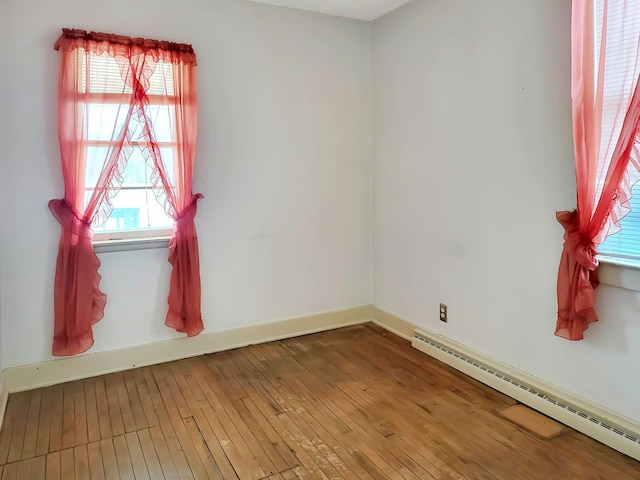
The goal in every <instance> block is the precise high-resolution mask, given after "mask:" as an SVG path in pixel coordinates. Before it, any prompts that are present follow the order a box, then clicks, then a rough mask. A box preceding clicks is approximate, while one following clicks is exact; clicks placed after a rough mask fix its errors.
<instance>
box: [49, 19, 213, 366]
mask: <svg viewBox="0 0 640 480" xmlns="http://www.w3.org/2000/svg"><path fill="white" fill-rule="evenodd" d="M54 48H55V49H56V50H59V51H60V52H61V68H60V76H59V84H58V136H59V141H60V156H61V161H62V174H63V180H64V191H65V194H64V198H63V199H55V200H51V201H50V202H49V208H50V210H51V212H52V214H53V215H54V217H55V218H56V219H57V220H58V222H59V223H60V225H61V235H60V243H59V248H58V257H57V261H56V273H55V283H54V338H53V354H54V355H75V354H78V353H82V352H85V351H86V350H88V349H89V348H91V346H92V345H93V343H94V339H93V332H92V325H94V324H95V323H96V322H98V321H99V320H100V319H101V318H102V317H103V315H104V308H105V304H106V295H105V294H104V293H102V292H101V291H100V279H101V277H100V274H99V273H98V269H99V267H100V261H99V260H98V258H97V256H96V255H95V253H94V250H93V242H92V240H93V231H92V226H94V225H100V224H102V223H104V221H105V220H106V219H107V218H108V217H109V215H110V214H111V211H112V210H113V205H112V203H111V198H113V197H114V196H115V195H116V194H117V193H118V191H119V189H120V186H121V185H122V182H123V180H124V178H123V171H124V169H125V168H126V165H127V161H128V159H129V158H130V156H131V154H132V152H133V150H134V148H139V149H140V150H141V151H142V155H143V157H144V159H145V162H146V163H147V164H148V166H149V167H150V170H151V175H150V178H151V183H152V185H153V188H152V190H153V193H154V194H155V196H156V199H157V200H158V202H160V204H161V205H162V206H163V207H164V210H165V212H166V214H167V215H168V216H170V217H171V218H173V220H174V226H173V233H172V236H171V240H170V242H169V261H170V262H171V264H172V266H173V270H172V273H171V282H170V290H169V297H168V304H169V307H168V313H167V317H166V321H165V323H166V325H167V326H169V327H171V328H174V329H176V330H177V331H179V332H184V333H186V334H187V335H189V336H194V335H197V334H198V333H200V332H201V331H202V330H203V323H202V317H201V312H200V296H201V288H200V267H199V254H198V240H197V235H196V229H195V223H194V217H195V215H196V208H197V200H198V199H199V198H202V195H200V194H197V195H194V194H193V193H192V183H193V166H194V161H195V150H196V135H197V89H196V78H195V67H196V56H195V53H194V52H193V49H192V47H191V46H190V45H183V44H175V43H170V42H160V41H155V40H147V39H141V38H130V37H124V36H117V35H110V34H104V33H95V32H86V31H83V30H71V29H63V33H62V35H61V36H60V38H59V39H58V41H57V42H56V44H55V47H54ZM105 56H107V57H108V58H107V57H105ZM96 59H106V60H108V61H107V62H105V61H103V62H102V63H104V64H108V65H112V66H113V68H107V69H103V71H101V75H96V74H95V72H94V71H93V70H92V69H91V62H92V61H95V60H96ZM109 62H110V63H109ZM167 69H168V70H167ZM167 71H168V72H169V73H170V74H166V72H167ZM152 78H153V79H154V82H155V83H154V88H155V90H156V91H155V92H154V95H153V103H154V104H162V105H165V106H166V107H167V108H170V109H171V110H172V112H173V115H172V122H173V123H172V125H171V129H170V130H171V135H172V136H173V142H172V143H171V144H172V145H174V152H173V159H172V161H171V162H167V161H165V159H163V156H162V155H161V148H160V146H159V145H158V142H157V141H156V138H155V132H154V125H153V121H152V115H151V114H150V109H149V103H150V98H151V96H150V95H149V92H148V90H149V88H150V85H151V83H152V82H151V79H152ZM158 79H160V80H158ZM158 84H160V87H158ZM158 89H160V90H161V91H160V92H158V91H157V90H158ZM105 104H107V105H109V106H110V108H111V109H112V110H114V108H115V110H116V113H115V117H113V119H112V122H111V123H112V124H113V126H112V127H111V126H109V129H108V130H107V131H108V132H109V133H108V137H107V138H106V139H105V138H102V139H101V140H102V143H101V145H103V148H102V150H98V151H102V152H106V153H105V154H104V155H103V156H102V157H100V158H97V159H96V158H95V155H93V156H91V155H88V153H87V152H88V145H90V144H91V141H92V128H93V127H92V122H91V120H90V118H89V117H90V112H91V109H92V108H93V109H94V110H95V108H99V107H100V106H103V105H105ZM112 116H113V115H112ZM110 125H111V124H110ZM93 135H95V132H93ZM104 145H106V147H104ZM90 157H91V158H90ZM96 165H97V166H96Z"/></svg>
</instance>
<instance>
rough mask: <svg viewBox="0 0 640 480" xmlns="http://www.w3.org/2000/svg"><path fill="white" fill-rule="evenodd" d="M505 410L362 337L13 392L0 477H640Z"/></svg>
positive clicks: (385, 343) (474, 386) (612, 457)
mask: <svg viewBox="0 0 640 480" xmlns="http://www.w3.org/2000/svg"><path fill="white" fill-rule="evenodd" d="M514 403H515V402H514V400H512V399H510V398H508V397H505V396H504V395H502V394H500V393H498V392H496V391H494V390H492V389H490V388H488V387H486V386H484V385H482V384H480V383H478V382H476V381H474V380H472V379H470V378H468V377H465V376H464V375H462V374H459V373H458V372H456V371H455V370H453V369H451V368H449V367H448V366H446V365H443V364H441V363H439V362H437V361H435V360H433V359H431V358H429V357H428V356H426V355H424V354H422V353H420V352H418V351H416V350H414V349H412V348H411V346H410V345H409V343H408V342H406V341H404V340H401V339H399V338H397V337H395V336H393V335H390V334H389V333H387V332H384V331H383V330H381V329H379V328H378V327H375V326H372V325H363V326H357V327H350V328H346V329H342V330H336V331H330V332H324V333H319V334H315V335H309V336H306V337H300V338H294V339H290V340H285V341H280V342H273V343H269V344H265V345H256V346H251V347H247V348H242V349H238V350H233V351H229V352H223V353H217V354H213V355H207V356H203V357H198V358H193V359H188V360H181V361H177V362H172V363H167V364H163V365H157V366H153V367H148V368H139V369H136V370H131V371H127V372H123V373H115V374H111V375H106V376H102V377H96V378H91V379H88V380H81V381H76V382H70V383H66V384H64V385H56V386H53V387H48V388H42V389H39V390H33V391H31V392H24V393H17V394H13V395H11V397H10V399H9V405H8V409H7V415H6V418H5V422H4V426H3V429H2V431H0V479H1V480H13V479H29V480H32V479H33V480H36V479H44V478H46V479H60V480H69V479H74V478H75V479H92V480H94V479H106V480H110V479H117V478H122V479H138V480H139V479H156V478H169V479H193V478H195V479H200V478H214V479H217V478H222V479H240V480H244V479H278V480H290V479H316V478H318V479H342V478H345V479H347V478H354V479H358V478H362V479H396V478H397V479H414V480H428V479H433V478H438V479H440V478H446V479H461V478H465V479H487V480H488V479H491V480H496V479H506V480H515V479H545V480H546V479H573V478H576V479H578V478H579V479H607V480H625V479H639V478H640V463H638V462H636V461H634V460H631V459H629V458H627V457H625V456H624V455H622V454H620V453H617V452H615V451H613V450H611V449H609V448H607V447H605V446H603V445H601V444H599V443H597V442H595V441H593V440H591V439H589V438H587V437H585V436H583V435H581V434H579V433H577V432H573V431H570V432H569V433H566V434H564V435H562V436H560V437H557V438H555V439H553V440H543V439H541V438H538V437H536V436H534V435H533V434H530V433H528V432H527V431H525V430H522V429H520V428H519V427H517V426H515V425H514V424H512V423H510V422H509V421H508V420H506V419H504V418H502V417H501V416H499V415H498V414H497V410H499V409H502V408H504V407H506V406H509V405H512V404H514Z"/></svg>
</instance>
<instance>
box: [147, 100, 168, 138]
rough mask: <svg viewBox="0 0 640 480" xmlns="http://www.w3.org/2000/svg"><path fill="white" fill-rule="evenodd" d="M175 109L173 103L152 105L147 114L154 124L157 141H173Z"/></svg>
mask: <svg viewBox="0 0 640 480" xmlns="http://www.w3.org/2000/svg"><path fill="white" fill-rule="evenodd" d="M173 110H174V108H173V107H172V106H171V105H150V106H149V107H147V115H149V118H150V119H151V123H152V124H153V134H154V136H155V139H156V142H161V143H162V142H167V143H171V142H173V141H174V138H173V118H174V115H173Z"/></svg>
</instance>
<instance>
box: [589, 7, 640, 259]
mask: <svg viewBox="0 0 640 480" xmlns="http://www.w3.org/2000/svg"><path fill="white" fill-rule="evenodd" d="M594 1H595V6H596V26H597V29H596V35H595V43H596V45H595V47H596V48H595V52H596V53H595V54H596V55H598V52H600V46H601V45H600V44H601V36H602V26H603V23H604V22H603V15H604V7H605V0H594ZM607 9H608V13H607V16H608V18H607V25H608V29H609V31H608V32H607V44H606V49H605V53H606V58H607V68H606V69H605V70H604V72H605V73H604V75H605V76H604V78H605V79H606V80H605V82H604V84H605V88H604V91H603V92H602V95H603V99H602V131H603V133H608V134H603V135H602V138H601V150H600V156H601V157H603V156H611V152H610V151H608V150H607V148H614V147H615V144H611V145H610V143H611V142H610V138H618V137H619V136H620V131H621V128H622V122H623V120H624V115H621V113H620V111H619V107H620V99H619V97H620V92H621V91H622V92H625V96H624V101H623V103H624V104H627V103H628V102H629V100H630V97H631V93H632V92H633V86H634V85H635V84H636V82H637V81H638V78H637V75H638V67H637V64H636V57H637V55H636V51H637V40H638V38H639V36H640V2H636V1H634V2H629V1H626V2H624V1H620V0H613V1H612V0H609V2H608V5H607ZM596 65H597V62H596ZM630 86H631V88H629V87H630ZM627 96H628V98H627ZM634 158H637V154H636V155H632V156H631V162H630V163H629V167H628V169H627V178H626V180H625V179H623V182H627V185H628V186H631V188H630V191H631V195H632V196H631V198H630V199H629V203H628V206H627V207H626V208H623V209H622V211H623V214H624V213H626V216H624V217H622V218H621V219H619V220H618V224H619V225H618V227H615V226H614V227H613V228H614V229H615V230H617V231H615V233H612V234H611V235H609V236H608V237H607V238H606V239H605V241H604V242H603V243H602V244H600V245H599V246H598V249H597V250H598V255H599V257H600V258H601V259H604V260H605V261H607V260H608V261H611V262H614V263H615V262H620V263H624V264H628V263H632V264H638V265H640V183H637V182H638V181H639V180H640V175H638V165H634V162H635V160H634ZM604 164H605V163H601V165H604ZM600 188H602V185H600ZM627 191H628V189H627ZM629 209H630V211H629ZM612 231H614V230H612Z"/></svg>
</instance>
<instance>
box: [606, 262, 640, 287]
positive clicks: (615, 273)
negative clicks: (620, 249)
mask: <svg viewBox="0 0 640 480" xmlns="http://www.w3.org/2000/svg"><path fill="white" fill-rule="evenodd" d="M599 261H600V266H599V267H598V280H600V283H601V284H604V285H611V286H613V287H618V288H624V289H625V290H632V291H635V292H640V265H638V264H630V263H624V262H621V261H615V260H613V259H610V258H607V259H604V258H601V257H599Z"/></svg>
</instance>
